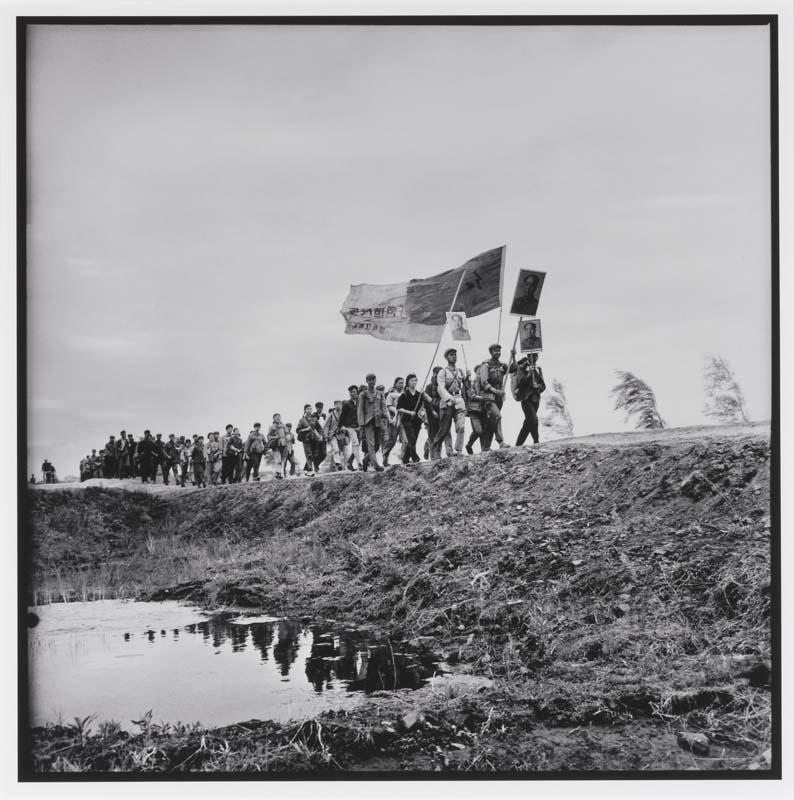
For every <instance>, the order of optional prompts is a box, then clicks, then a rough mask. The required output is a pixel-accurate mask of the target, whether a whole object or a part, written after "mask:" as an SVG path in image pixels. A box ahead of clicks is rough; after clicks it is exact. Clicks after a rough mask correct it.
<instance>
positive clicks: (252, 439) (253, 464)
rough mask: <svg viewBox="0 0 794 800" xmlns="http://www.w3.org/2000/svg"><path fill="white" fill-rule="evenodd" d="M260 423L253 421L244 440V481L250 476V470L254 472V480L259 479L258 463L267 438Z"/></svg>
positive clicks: (263, 452) (263, 451)
mask: <svg viewBox="0 0 794 800" xmlns="http://www.w3.org/2000/svg"><path fill="white" fill-rule="evenodd" d="M261 428H262V423H260V422H255V423H254V429H253V430H252V431H251V433H249V434H248V438H247V439H246V440H245V448H244V452H245V455H246V457H247V460H246V462H245V482H246V483H248V481H249V480H250V478H251V472H252V471H253V473H254V480H255V481H258V480H259V465H260V463H261V462H262V456H263V455H264V454H265V450H266V449H267V440H266V439H265V436H264V434H263V433H262V430H261Z"/></svg>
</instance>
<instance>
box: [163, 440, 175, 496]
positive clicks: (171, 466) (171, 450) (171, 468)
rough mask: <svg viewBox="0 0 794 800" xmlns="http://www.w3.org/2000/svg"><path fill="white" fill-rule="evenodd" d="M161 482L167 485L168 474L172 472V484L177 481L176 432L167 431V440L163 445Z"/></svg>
mask: <svg viewBox="0 0 794 800" xmlns="http://www.w3.org/2000/svg"><path fill="white" fill-rule="evenodd" d="M163 462H164V463H163V483H164V484H165V485H166V486H168V481H169V480H170V475H171V473H172V472H173V473H174V484H175V485H176V484H177V483H179V473H178V472H177V469H178V464H179V449H178V448H177V444H176V434H173V433H169V434H168V441H167V442H166V443H165V444H164V445H163Z"/></svg>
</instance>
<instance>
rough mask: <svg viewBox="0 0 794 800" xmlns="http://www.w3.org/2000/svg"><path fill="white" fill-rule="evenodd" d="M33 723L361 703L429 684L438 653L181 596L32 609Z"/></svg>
mask: <svg viewBox="0 0 794 800" xmlns="http://www.w3.org/2000/svg"><path fill="white" fill-rule="evenodd" d="M31 611H32V612H34V613H35V614H36V616H37V617H38V619H39V621H38V623H37V624H35V626H34V627H32V628H29V630H28V656H29V677H30V716H31V722H32V724H34V725H40V724H43V723H45V722H58V721H62V722H64V723H69V722H72V721H73V719H74V717H80V718H83V717H86V716H88V715H90V714H96V716H97V720H99V721H102V720H115V721H116V722H119V723H120V724H121V726H122V727H123V728H125V729H126V730H131V731H133V730H138V728H137V726H135V725H133V724H132V720H137V719H141V718H142V717H143V715H144V713H145V712H146V711H147V710H148V709H151V710H152V721H153V722H171V723H173V722H183V723H193V722H201V723H202V724H203V725H207V726H219V725H228V724H231V723H233V722H242V721H244V720H247V719H254V718H257V719H273V720H278V721H286V720H289V719H301V718H303V717H310V716H315V715H316V714H319V713H322V712H323V711H327V710H330V709H341V708H350V707H352V706H354V705H355V704H356V703H357V702H360V700H361V699H362V698H363V696H364V693H366V692H369V691H375V690H382V689H395V688H419V687H420V686H422V685H423V684H424V683H425V682H426V681H427V680H428V679H429V678H430V677H432V675H433V674H434V672H435V671H436V670H437V664H435V663H433V662H431V661H429V660H427V659H420V658H419V657H418V656H416V655H412V654H411V653H408V652H406V650H405V648H404V647H402V646H400V645H398V644H397V643H395V642H388V641H386V640H384V639H378V638H374V637H372V636H371V634H367V633H366V632H362V631H357V630H353V629H339V628H335V627H333V626H331V625H304V624H301V622H300V621H297V620H290V619H275V618H273V617H253V616H241V615H239V614H229V613H224V614H214V615H207V614H205V613H203V612H202V611H200V610H199V609H197V608H193V607H190V606H186V605H182V604H180V603H177V602H174V601H168V602H163V603H136V602H132V601H124V600H98V601H94V602H91V603H56V604H52V605H46V606H37V607H35V608H32V609H31Z"/></svg>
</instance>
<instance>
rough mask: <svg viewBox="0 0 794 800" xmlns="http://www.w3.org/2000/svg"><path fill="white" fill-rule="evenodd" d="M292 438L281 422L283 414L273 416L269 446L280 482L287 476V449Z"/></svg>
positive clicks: (269, 430)
mask: <svg viewBox="0 0 794 800" xmlns="http://www.w3.org/2000/svg"><path fill="white" fill-rule="evenodd" d="M291 437H292V434H291V433H289V432H288V430H287V426H286V425H284V423H283V422H282V421H281V414H273V422H272V424H271V425H270V427H269V428H268V429H267V445H268V447H269V448H270V452H271V453H272V455H273V468H274V469H275V471H276V473H275V474H276V478H277V479H278V480H282V479H283V478H285V477H286V474H287V448H288V445H289V444H290V442H289V439H290V438H291ZM293 469H294V462H293ZM257 480H258V479H257Z"/></svg>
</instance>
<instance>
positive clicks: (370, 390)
mask: <svg viewBox="0 0 794 800" xmlns="http://www.w3.org/2000/svg"><path fill="white" fill-rule="evenodd" d="M366 380H367V385H366V388H365V389H364V391H363V392H359V395H358V427H359V429H360V430H361V431H362V434H363V438H364V440H365V441H366V443H367V456H368V458H369V462H370V463H371V464H372V465H373V466H374V467H375V470H376V471H377V472H383V467H382V466H380V464H378V450H380V440H381V425H382V424H383V420H384V419H387V418H388V412H387V411H386V399H385V398H384V396H383V392H379V391H378V390H377V389H376V388H375V382H376V381H377V377H376V376H375V374H374V373H372V372H370V373H369V374H368V375H367V378H366Z"/></svg>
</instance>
